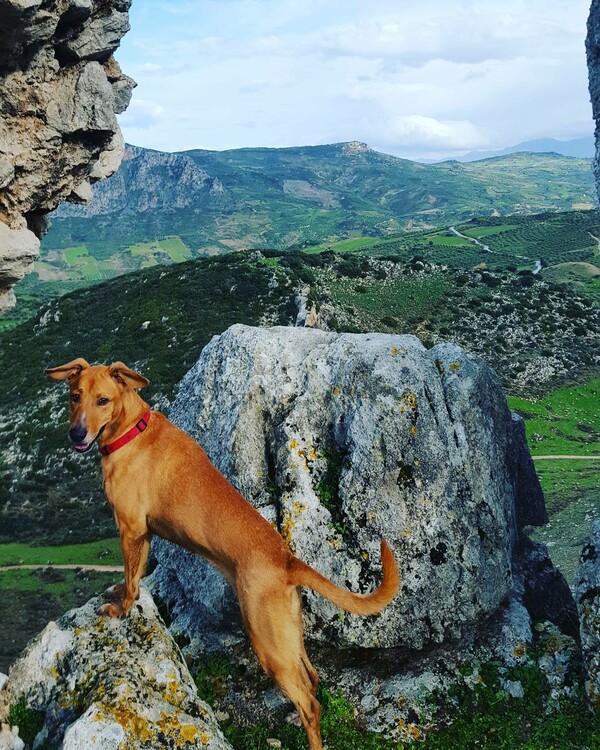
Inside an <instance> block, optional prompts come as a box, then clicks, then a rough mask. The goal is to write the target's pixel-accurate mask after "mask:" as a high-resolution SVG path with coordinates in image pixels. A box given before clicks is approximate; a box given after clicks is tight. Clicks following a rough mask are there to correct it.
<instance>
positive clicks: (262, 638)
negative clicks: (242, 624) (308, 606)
mask: <svg viewBox="0 0 600 750" xmlns="http://www.w3.org/2000/svg"><path fill="white" fill-rule="evenodd" d="M241 588H242V590H243V587H241ZM249 593H250V595H246V596H243V600H242V598H240V604H241V605H242V614H243V616H244V619H245V621H246V627H247V629H248V634H249V636H250V640H251V642H252V646H253V648H254V650H255V652H256V655H257V656H258V658H259V660H260V663H261V664H262V666H263V668H264V670H265V672H267V674H269V675H270V676H271V677H273V679H274V680H275V682H276V683H277V685H278V686H279V688H280V690H281V691H282V692H283V694H284V695H286V696H287V697H288V698H289V699H290V700H291V701H292V703H293V704H294V706H295V707H296V709H297V711H298V713H299V715H300V720H301V721H302V724H303V726H304V729H305V730H306V734H307V735H308V742H309V745H310V750H321V748H322V742H321V730H320V718H321V706H320V705H319V702H318V701H317V699H316V692H317V684H318V682H319V677H318V675H317V672H316V670H315V668H314V667H313V666H312V664H311V663H310V661H309V659H308V656H307V654H306V650H305V648H304V640H303V635H302V612H301V608H300V598H299V596H298V592H297V590H296V588H295V587H292V586H289V585H283V584H281V585H279V586H277V588H273V589H269V590H264V591H263V592H261V594H260V595H259V596H256V592H249Z"/></svg>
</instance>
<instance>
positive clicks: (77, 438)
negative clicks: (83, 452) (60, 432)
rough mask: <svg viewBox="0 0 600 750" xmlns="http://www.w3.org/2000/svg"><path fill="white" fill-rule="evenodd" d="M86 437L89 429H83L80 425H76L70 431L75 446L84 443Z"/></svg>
mask: <svg viewBox="0 0 600 750" xmlns="http://www.w3.org/2000/svg"><path fill="white" fill-rule="evenodd" d="M86 435H87V428H85V427H83V426H82V425H80V424H76V425H75V426H74V427H71V429H70V430H69V438H70V439H71V442H72V443H75V445H79V444H80V443H83V441H84V440H85V436H86Z"/></svg>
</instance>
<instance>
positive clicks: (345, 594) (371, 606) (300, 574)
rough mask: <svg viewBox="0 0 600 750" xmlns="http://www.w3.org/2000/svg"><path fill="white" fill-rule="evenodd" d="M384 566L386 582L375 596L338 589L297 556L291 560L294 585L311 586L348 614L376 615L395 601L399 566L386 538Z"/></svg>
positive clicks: (382, 558)
mask: <svg viewBox="0 0 600 750" xmlns="http://www.w3.org/2000/svg"><path fill="white" fill-rule="evenodd" d="M381 564H382V567H383V580H382V581H381V583H380V585H379V587H378V588H377V589H375V591H373V593H371V594H353V593H352V592H351V591H347V590H346V589H343V588H341V587H340V586H336V585H335V583H332V582H331V581H330V580H329V579H328V578H325V576H322V575H321V574H320V573H317V571H316V570H313V568H311V567H310V566H309V565H307V564H306V563H303V562H302V560H298V558H297V557H292V558H291V561H290V583H292V584H293V585H294V586H308V588H311V589H313V590H314V591H316V592H317V593H319V594H321V596H324V597H325V598H326V599H329V601H330V602H333V603H334V604H335V605H336V606H337V607H339V608H340V609H344V610H346V612H353V613H354V614H357V615H374V614H375V613H376V612H380V611H381V610H382V609H383V608H384V607H386V606H387V605H388V604H389V603H390V602H391V601H392V599H393V598H394V597H395V596H396V594H397V593H398V587H399V585H400V575H399V573H398V566H397V564H396V560H395V559H394V556H393V555H392V551H391V550H390V548H389V547H388V546H387V544H386V542H385V539H382V540H381Z"/></svg>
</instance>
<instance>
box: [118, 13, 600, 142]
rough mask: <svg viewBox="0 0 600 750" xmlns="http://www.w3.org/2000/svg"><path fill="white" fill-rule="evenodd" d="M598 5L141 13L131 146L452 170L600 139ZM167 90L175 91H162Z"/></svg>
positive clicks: (123, 55) (133, 44)
mask: <svg viewBox="0 0 600 750" xmlns="http://www.w3.org/2000/svg"><path fill="white" fill-rule="evenodd" d="M587 12H588V1H587V0H553V2H552V3H547V2H546V1H545V0H504V2H503V3H502V4H496V3H489V2H483V0H480V1H479V2H478V1H477V0H453V2H452V3H448V2H447V0H420V2H419V3H418V4H417V3H408V2H397V3H394V2H391V1H390V0H370V2H369V3H365V2H364V0H196V1H194V2H192V1H191V0H177V2H176V0H144V2H143V3H134V4H133V5H132V10H131V20H132V31H131V32H130V33H129V35H128V36H127V37H125V40H124V43H123V46H122V48H121V50H120V51H119V59H120V61H121V63H122V67H123V69H124V70H125V72H128V73H130V74H132V75H133V76H134V77H137V79H138V82H139V87H138V89H136V97H137V96H139V97H140V98H139V99H137V98H135V99H134V102H133V104H132V107H131V108H130V110H129V111H128V112H127V113H126V114H125V115H124V116H123V117H122V118H121V123H122V125H123V129H124V132H125V136H126V138H127V139H128V140H130V141H134V142H137V143H139V144H140V145H147V146H149V147H152V148H159V149H164V150H179V149H186V148H194V147H197V145H198V144H199V143H205V144H209V145H210V146H211V147H212V148H233V147H241V146H255V145H261V146H273V145H276V144H277V145H301V144H310V143H319V142H321V143H323V142H333V141H342V140H353V139H356V140H364V141H367V142H369V143H370V145H372V146H373V147H376V148H380V149H382V150H387V151H390V152H392V153H397V154H399V155H410V156H413V157H414V156H418V155H419V154H422V155H424V156H425V155H427V156H429V157H433V156H439V157H442V156H445V155H454V154H456V153H459V152H460V151H461V150H462V151H468V150H472V149H475V148H488V147H491V148H496V147H502V146H506V145H512V144H513V143H517V142H519V141H522V140H527V139H529V138H534V137H539V136H544V135H546V136H555V137H562V138H569V137H575V136H578V135H583V134H585V133H586V132H591V131H592V121H591V113H590V105H589V97H588V93H587V71H586V67H585V54H584V47H583V39H584V37H585V21H586V16H587ZM167 76H168V82H165V78H166V77H167Z"/></svg>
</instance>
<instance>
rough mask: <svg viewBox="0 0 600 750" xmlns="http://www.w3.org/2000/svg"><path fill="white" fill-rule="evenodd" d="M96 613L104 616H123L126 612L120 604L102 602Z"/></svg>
mask: <svg viewBox="0 0 600 750" xmlns="http://www.w3.org/2000/svg"><path fill="white" fill-rule="evenodd" d="M98 614H99V615H104V616H105V617H124V616H125V615H126V614H127V613H126V612H125V610H124V608H123V605H122V604H103V605H102V606H101V607H100V609H99V610H98Z"/></svg>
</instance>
